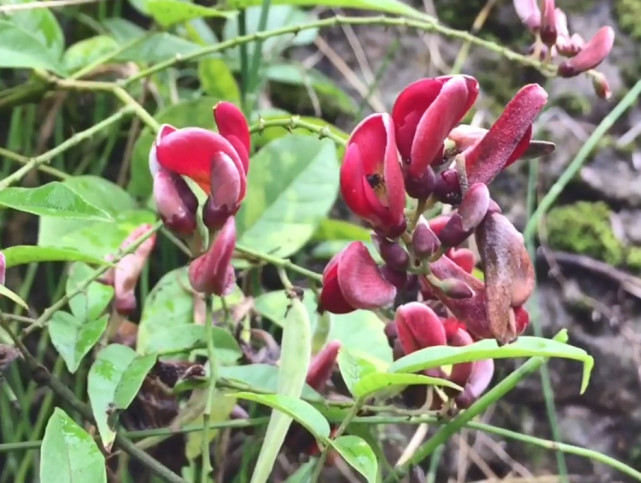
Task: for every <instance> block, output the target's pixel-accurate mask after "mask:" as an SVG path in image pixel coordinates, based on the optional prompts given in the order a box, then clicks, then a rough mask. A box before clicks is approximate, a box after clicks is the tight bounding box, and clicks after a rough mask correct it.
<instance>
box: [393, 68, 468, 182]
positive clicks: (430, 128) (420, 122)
mask: <svg viewBox="0 0 641 483" xmlns="http://www.w3.org/2000/svg"><path fill="white" fill-rule="evenodd" d="M477 96H478V82H477V81H476V79H474V78H473V77H469V76H463V75H455V76H443V77H436V78H432V79H421V80H418V81H416V82H413V83H412V84H410V85H409V86H407V87H406V88H405V89H404V90H403V92H401V93H400V94H399V96H398V97H397V99H396V102H395V103H394V107H393V108H392V118H393V119H394V125H395V127H396V139H397V143H398V150H399V152H400V154H401V157H402V159H403V161H404V162H405V163H407V164H408V165H409V166H408V169H407V171H408V175H409V177H410V178H415V179H416V178H420V177H421V176H422V175H423V173H424V172H425V170H426V169H427V168H428V166H430V165H431V164H432V163H434V162H436V161H439V160H440V158H441V157H442V152H443V141H444V140H445V138H446V137H447V135H448V133H449V132H450V131H451V130H452V128H453V127H454V126H456V125H457V124H458V123H459V122H460V121H461V119H463V117H464V116H465V113H467V111H468V110H469V109H470V108H471V107H472V105H473V104H474V101H475V100H476V97H477Z"/></svg>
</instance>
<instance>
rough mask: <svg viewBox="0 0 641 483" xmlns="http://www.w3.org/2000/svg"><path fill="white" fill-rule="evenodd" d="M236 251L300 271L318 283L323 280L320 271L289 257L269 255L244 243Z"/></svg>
mask: <svg viewBox="0 0 641 483" xmlns="http://www.w3.org/2000/svg"><path fill="white" fill-rule="evenodd" d="M236 251H237V252H238V253H241V254H243V255H245V256H246V258H248V259H250V260H258V261H263V262H266V263H270V264H271V265H274V266H275V267H280V268H285V269H287V270H291V271H292V272H296V273H299V274H301V275H303V276H304V277H307V278H308V279H309V280H312V281H314V282H317V283H321V282H322V281H323V276H322V275H321V274H320V273H316V272H313V271H311V270H308V269H306V268H304V267H301V266H300V265H296V264H295V263H294V262H292V261H291V260H289V259H287V258H280V257H276V256H274V255H269V254H267V253H261V252H257V251H255V250H252V249H251V248H247V247H244V246H242V245H236Z"/></svg>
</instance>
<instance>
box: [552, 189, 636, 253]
mask: <svg viewBox="0 0 641 483" xmlns="http://www.w3.org/2000/svg"><path fill="white" fill-rule="evenodd" d="M547 229H548V242H549V243H550V246H552V248H555V249H557V250H564V251H568V252H573V253H580V254H583V255H589V256H591V257H593V258H597V259H599V260H603V261H604V262H607V263H610V264H611V265H622V264H623V263H624V261H625V258H626V253H625V251H626V250H625V248H624V246H623V245H622V243H621V242H620V241H619V240H618V239H617V238H616V237H615V235H614V232H613V231H612V226H611V224H610V209H609V208H608V205H607V204H605V203H603V202H596V203H591V202H586V201H579V202H578V203H574V204H571V205H565V206H560V207H558V208H554V209H552V210H550V213H549V214H548V218H547Z"/></svg>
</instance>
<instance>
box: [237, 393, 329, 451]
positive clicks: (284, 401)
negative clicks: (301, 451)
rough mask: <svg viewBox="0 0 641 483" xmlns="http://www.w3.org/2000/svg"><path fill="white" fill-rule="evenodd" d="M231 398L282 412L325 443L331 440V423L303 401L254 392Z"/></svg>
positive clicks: (239, 394)
mask: <svg viewBox="0 0 641 483" xmlns="http://www.w3.org/2000/svg"><path fill="white" fill-rule="evenodd" d="M230 396H233V397H236V398H238V399H246V400H248V401H254V402H257V403H259V404H264V405H265V406H269V407H270V408H273V409H276V410H278V411H281V412H283V413H285V414H287V415H288V416H291V417H292V418H294V420H295V421H296V422H297V423H299V424H301V425H302V426H303V427H304V428H305V429H307V431H309V432H310V433H312V435H313V436H314V437H315V438H316V439H318V440H320V441H321V442H323V443H327V440H328V438H329V432H330V428H329V423H328V422H327V420H326V419H325V417H324V416H323V415H322V414H321V413H320V412H319V411H318V410H317V409H316V408H315V407H314V406H312V405H311V404H309V403H308V402H305V401H303V400H301V399H298V398H295V397H291V396H285V395H282V394H255V393H253V392H237V393H234V394H230Z"/></svg>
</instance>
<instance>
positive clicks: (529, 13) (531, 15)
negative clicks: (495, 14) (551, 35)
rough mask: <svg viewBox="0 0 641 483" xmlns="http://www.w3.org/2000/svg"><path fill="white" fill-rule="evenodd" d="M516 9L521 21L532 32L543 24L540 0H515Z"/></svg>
mask: <svg viewBox="0 0 641 483" xmlns="http://www.w3.org/2000/svg"><path fill="white" fill-rule="evenodd" d="M514 9H515V10H516V14H517V15H518V16H519V18H520V19H521V22H523V24H524V25H525V26H526V27H527V28H528V29H530V30H531V31H532V32H537V31H538V30H539V28H540V26H541V10H540V9H539V2H538V0H514Z"/></svg>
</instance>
